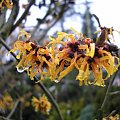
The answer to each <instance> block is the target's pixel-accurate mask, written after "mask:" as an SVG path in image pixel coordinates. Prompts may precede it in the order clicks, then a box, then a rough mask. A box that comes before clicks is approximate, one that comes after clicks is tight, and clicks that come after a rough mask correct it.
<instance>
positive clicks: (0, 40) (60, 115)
mask: <svg viewBox="0 0 120 120" xmlns="http://www.w3.org/2000/svg"><path fill="white" fill-rule="evenodd" d="M0 42H1V44H2V45H3V46H4V47H5V48H6V49H7V50H8V51H10V48H9V47H8V46H7V44H6V43H5V42H4V40H3V39H2V38H0ZM11 54H12V55H13V57H15V59H16V55H15V54H14V53H12V52H11ZM16 60H17V61H18V59H16ZM34 81H35V82H37V81H39V79H38V78H37V77H36V76H35V77H34ZM38 85H39V86H40V87H41V89H42V90H43V91H44V92H45V94H46V95H47V96H48V97H49V99H50V100H51V102H52V104H53V105H54V107H55V109H56V111H57V112H58V114H59V117H60V119H61V120H63V117H62V114H61V111H60V108H59V106H58V104H57V102H56V101H55V99H54V98H53V96H52V95H51V93H50V92H49V90H48V89H47V88H46V87H45V86H44V84H43V83H42V82H41V81H39V83H38Z"/></svg>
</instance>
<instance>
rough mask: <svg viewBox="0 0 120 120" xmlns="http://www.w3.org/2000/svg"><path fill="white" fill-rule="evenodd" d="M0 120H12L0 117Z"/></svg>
mask: <svg viewBox="0 0 120 120" xmlns="http://www.w3.org/2000/svg"><path fill="white" fill-rule="evenodd" d="M0 120H12V119H9V118H6V117H4V116H0Z"/></svg>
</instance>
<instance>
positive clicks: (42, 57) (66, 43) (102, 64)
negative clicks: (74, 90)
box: [11, 29, 120, 86]
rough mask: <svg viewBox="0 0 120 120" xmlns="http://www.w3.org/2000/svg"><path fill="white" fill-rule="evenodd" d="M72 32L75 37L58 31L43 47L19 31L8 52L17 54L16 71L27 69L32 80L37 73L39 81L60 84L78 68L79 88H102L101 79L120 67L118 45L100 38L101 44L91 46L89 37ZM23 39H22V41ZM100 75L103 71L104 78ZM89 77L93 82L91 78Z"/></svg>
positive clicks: (102, 80) (92, 43)
mask: <svg viewBox="0 0 120 120" xmlns="http://www.w3.org/2000/svg"><path fill="white" fill-rule="evenodd" d="M72 30H73V31H74V34H67V33H65V32H58V36H57V38H53V37H49V38H50V40H51V41H50V42H49V43H48V44H47V45H46V46H45V47H42V46H39V45H37V44H36V43H34V42H32V41H30V34H28V33H27V32H25V31H24V32H21V34H20V35H19V37H18V41H16V42H15V44H14V48H13V49H12V50H11V52H15V51H18V55H17V58H18V59H20V62H19V63H18V65H17V66H16V67H17V69H18V71H19V70H21V71H22V72H23V71H24V70H27V73H28V75H29V76H30V78H31V79H32V80H33V79H34V77H35V75H37V74H39V75H40V77H41V79H42V80H44V78H45V77H49V78H50V79H51V80H52V81H55V82H59V81H61V79H62V78H64V77H65V76H66V75H67V74H69V72H71V71H72V70H73V69H77V70H78V75H77V76H76V80H79V81H80V85H82V84H83V83H84V84H85V85H89V84H94V85H98V86H104V85H105V83H104V80H106V79H107V78H109V77H110V76H111V75H112V74H113V73H114V72H116V71H117V69H118V67H119V66H120V60H119V58H118V56H117V55H116V51H118V48H117V46H115V45H114V46H113V45H111V44H110V43H108V42H107V39H108V38H107V39H106V38H103V39H104V40H103V41H102V44H101V42H97V43H94V42H93V40H92V39H91V38H86V37H83V34H82V33H79V32H77V31H76V30H74V29H72ZM23 36H24V37H25V40H24V41H21V37H23ZM101 36H102V33H101V35H100V38H99V37H98V38H99V39H101V38H102V37H101ZM103 72H106V76H105V77H104V76H103ZM91 74H93V76H94V80H91V79H90V75H91Z"/></svg>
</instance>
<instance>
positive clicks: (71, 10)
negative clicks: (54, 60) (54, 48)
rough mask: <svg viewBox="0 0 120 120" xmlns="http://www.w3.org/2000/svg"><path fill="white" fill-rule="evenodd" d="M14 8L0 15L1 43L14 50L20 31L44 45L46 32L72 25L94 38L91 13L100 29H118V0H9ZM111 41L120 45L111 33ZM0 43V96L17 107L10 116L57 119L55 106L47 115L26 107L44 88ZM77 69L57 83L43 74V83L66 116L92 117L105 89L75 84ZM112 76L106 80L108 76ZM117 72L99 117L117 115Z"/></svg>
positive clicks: (119, 90)
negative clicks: (33, 79) (96, 17)
mask: <svg viewBox="0 0 120 120" xmlns="http://www.w3.org/2000/svg"><path fill="white" fill-rule="evenodd" d="M12 2H13V4H14V5H13V9H12V10H8V9H6V8H3V9H2V10H1V13H0V34H1V37H2V38H3V39H4V41H5V42H6V44H7V45H8V46H9V47H10V48H13V44H14V42H15V41H16V40H17V37H18V33H19V31H20V30H22V29H24V30H25V31H27V32H29V33H31V40H32V41H34V42H36V43H38V44H40V45H43V46H45V45H46V44H47V43H48V42H49V37H48V36H49V35H50V36H53V37H56V35H57V32H58V31H63V32H67V33H69V32H70V28H71V27H73V28H74V29H76V30H77V31H79V32H82V33H83V34H84V35H85V36H87V37H90V38H92V39H96V37H97V34H94V33H95V32H96V31H98V30H100V28H99V27H98V23H97V21H96V20H95V18H94V17H93V16H92V14H96V15H97V16H98V18H99V20H100V23H101V25H102V26H103V27H104V26H105V27H113V28H114V29H115V30H118V31H119V30H120V15H119V11H120V7H119V5H120V1H119V0H114V1H113V0H111V1H110V0H12ZM114 39H115V41H112V42H113V43H114V44H116V45H118V47H119V48H120V40H119V39H120V35H119V34H118V33H115V32H114ZM7 54H8V51H7V50H6V48H5V47H4V46H2V45H1V44H0V98H1V97H2V96H4V95H6V94H7V95H9V96H11V97H12V98H13V101H14V104H15V105H16V104H17V101H18V100H19V103H18V104H17V107H16V109H15V111H14V114H12V116H11V119H12V118H13V119H14V120H16V119H17V120H33V119H34V120H59V118H58V114H57V112H56V110H55V109H54V107H53V108H52V110H51V111H50V115H44V114H42V113H41V112H35V111H34V108H33V107H32V105H31V98H32V96H36V97H39V96H41V95H42V94H44V92H43V91H42V89H41V88H40V87H39V86H38V85H37V84H35V83H34V82H33V81H31V80H30V78H29V77H28V76H27V75H26V73H18V72H17V70H16V67H15V66H16V65H17V62H16V61H15V59H14V58H13V57H12V55H10V54H9V55H7ZM76 74H77V72H76V70H74V71H72V72H71V73H70V74H69V75H68V76H67V77H65V78H64V79H63V80H62V81H61V82H60V83H54V82H51V81H50V80H49V78H46V79H45V80H44V81H42V82H43V84H44V85H45V86H46V87H47V88H48V90H49V91H50V92H51V93H52V95H53V96H54V98H55V99H56V101H57V102H58V104H59V106H60V109H61V112H62V114H63V117H64V119H65V120H94V118H96V116H97V115H98V111H99V108H100V107H101V105H102V102H103V100H104V97H105V93H106V89H107V86H108V83H109V80H107V81H106V87H97V86H84V85H83V86H79V83H78V81H76V80H75V77H76ZM109 79H111V78H109ZM119 100H120V72H118V74H117V76H116V79H115V80H114V82H113V85H112V88H111V93H110V95H109V97H108V102H107V104H106V105H105V108H104V116H108V115H109V114H110V113H111V112H112V111H115V113H120V102H119ZM1 106H2V105H1V104H0V116H7V115H9V113H10V112H11V110H12V109H13V108H11V109H7V108H6V109H3V107H1Z"/></svg>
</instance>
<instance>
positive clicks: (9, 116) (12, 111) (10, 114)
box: [7, 99, 20, 119]
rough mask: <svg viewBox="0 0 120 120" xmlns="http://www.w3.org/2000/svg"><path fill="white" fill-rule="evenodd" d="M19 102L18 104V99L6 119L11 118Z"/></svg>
mask: <svg viewBox="0 0 120 120" xmlns="http://www.w3.org/2000/svg"><path fill="white" fill-rule="evenodd" d="M19 102H20V100H19V99H18V100H17V101H16V102H15V105H14V107H13V109H12V110H11V112H10V113H9V115H8V116H7V119H10V118H11V117H12V115H13V114H14V112H15V110H16V108H17V106H18V104H19Z"/></svg>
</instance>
